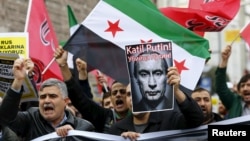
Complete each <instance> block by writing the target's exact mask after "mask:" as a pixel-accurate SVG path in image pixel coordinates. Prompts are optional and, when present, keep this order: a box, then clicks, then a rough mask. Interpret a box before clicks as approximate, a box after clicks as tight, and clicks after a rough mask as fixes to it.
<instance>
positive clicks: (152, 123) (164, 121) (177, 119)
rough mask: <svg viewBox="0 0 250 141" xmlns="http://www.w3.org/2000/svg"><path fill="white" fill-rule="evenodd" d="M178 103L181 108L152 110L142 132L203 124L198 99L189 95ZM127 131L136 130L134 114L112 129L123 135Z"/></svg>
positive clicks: (113, 132)
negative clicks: (195, 99)
mask: <svg viewBox="0 0 250 141" xmlns="http://www.w3.org/2000/svg"><path fill="white" fill-rule="evenodd" d="M178 105H179V108H175V109H174V110H168V111H161V112H151V113H150V116H149V120H148V125H147V127H146V128H145V129H144V130H143V132H142V133H149V132H156V131H165V130H175V129H187V128H193V127H198V126H200V125H201V124H202V122H203V113H202V111H201V109H200V107H199V105H198V104H197V103H196V101H194V100H193V99H192V98H190V97H188V96H187V99H186V100H185V101H184V102H183V103H181V104H178ZM175 106H176V105H175ZM127 131H134V132H136V130H135V128H134V123H133V115H131V116H129V117H127V118H125V119H123V120H121V121H120V122H117V123H115V124H113V125H112V126H111V129H110V134H113V135H121V133H123V132H127Z"/></svg>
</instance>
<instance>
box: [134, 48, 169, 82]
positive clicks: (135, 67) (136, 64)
mask: <svg viewBox="0 0 250 141" xmlns="http://www.w3.org/2000/svg"><path fill="white" fill-rule="evenodd" d="M145 54H146V55H147V54H148V55H151V54H157V55H160V53H159V52H156V51H147V52H142V53H140V54H139V55H138V56H137V57H140V56H142V55H145ZM160 60H161V62H162V65H163V66H164V68H165V72H167V70H168V63H167V61H166V60H165V59H160ZM138 62H139V61H135V63H134V77H135V78H137V66H138Z"/></svg>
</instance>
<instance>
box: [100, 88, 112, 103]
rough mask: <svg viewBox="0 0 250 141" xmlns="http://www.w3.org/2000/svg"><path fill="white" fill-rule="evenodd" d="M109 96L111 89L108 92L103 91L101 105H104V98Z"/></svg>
mask: <svg viewBox="0 0 250 141" xmlns="http://www.w3.org/2000/svg"><path fill="white" fill-rule="evenodd" d="M110 96H111V91H108V92H105V93H103V96H102V106H103V105H104V103H103V102H104V99H106V98H108V97H110Z"/></svg>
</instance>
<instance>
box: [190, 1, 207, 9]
mask: <svg viewBox="0 0 250 141" xmlns="http://www.w3.org/2000/svg"><path fill="white" fill-rule="evenodd" d="M203 2H204V0H189V3H188V8H191V9H201V4H203Z"/></svg>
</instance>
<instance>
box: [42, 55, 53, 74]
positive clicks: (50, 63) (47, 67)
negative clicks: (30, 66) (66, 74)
mask: <svg viewBox="0 0 250 141" xmlns="http://www.w3.org/2000/svg"><path fill="white" fill-rule="evenodd" d="M55 60H56V58H55V57H53V58H52V59H51V61H50V62H49V64H48V65H47V66H46V68H45V69H44V70H43V72H42V75H43V74H44V73H45V72H46V71H47V70H48V69H49V67H50V66H51V65H52V63H53V62H54V61H55Z"/></svg>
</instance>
